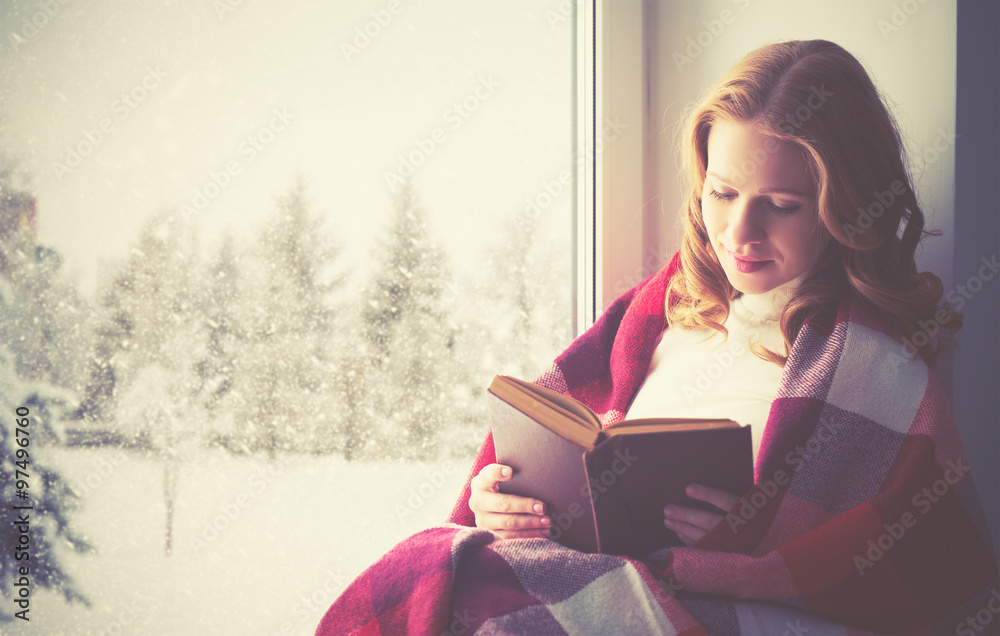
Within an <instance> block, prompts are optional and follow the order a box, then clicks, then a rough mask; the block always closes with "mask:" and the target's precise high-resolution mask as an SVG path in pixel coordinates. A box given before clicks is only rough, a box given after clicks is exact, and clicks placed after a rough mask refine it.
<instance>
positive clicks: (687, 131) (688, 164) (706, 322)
mask: <svg viewBox="0 0 1000 636" xmlns="http://www.w3.org/2000/svg"><path fill="white" fill-rule="evenodd" d="M720 120H729V121H732V122H736V123H740V124H743V125H749V126H753V127H754V128H755V129H756V130H757V131H759V132H760V133H762V134H763V135H766V136H770V137H774V138H776V139H781V140H786V141H790V142H792V143H794V144H796V145H797V146H798V147H799V148H800V149H801V151H802V154H803V157H804V159H805V160H806V164H807V166H808V169H809V175H810V177H811V179H812V180H813V185H814V186H815V189H814V192H815V193H816V196H817V206H816V207H817V210H818V214H819V216H820V219H821V220H822V224H821V228H820V231H826V232H827V233H828V234H829V236H830V237H831V239H832V240H830V241H829V242H828V243H827V247H826V249H825V250H824V251H823V253H822V254H820V256H819V258H818V259H817V261H816V263H815V264H814V265H813V266H812V267H811V268H810V269H809V270H808V271H807V272H806V276H805V277H804V279H803V281H802V283H801V285H800V287H799V288H798V290H797V292H796V294H795V296H794V297H793V298H792V299H791V300H790V301H789V302H788V304H787V305H786V306H785V307H784V308H783V310H782V312H781V317H780V322H779V325H780V329H781V333H782V336H783V339H784V343H785V352H786V353H785V355H781V354H779V353H776V352H773V351H770V350H768V349H766V348H764V347H762V346H761V345H759V344H756V343H755V345H754V347H753V350H754V353H755V354H756V355H757V356H759V357H760V358H762V359H764V360H768V361H771V362H774V363H775V364H777V365H779V366H783V365H784V364H785V362H786V361H787V353H788V352H789V351H791V346H792V342H794V340H795V337H796V335H797V334H798V331H799V329H800V328H801V326H802V324H803V323H804V322H805V320H806V318H807V317H808V316H809V315H810V314H812V313H813V312H821V311H835V310H836V307H837V305H838V304H839V302H840V300H841V299H843V298H844V297H845V296H846V295H847V294H851V293H853V292H856V293H857V294H860V296H861V297H862V298H863V299H865V300H866V301H867V302H868V303H870V305H871V306H872V307H874V308H875V309H876V311H878V312H879V313H881V314H882V315H884V316H885V317H886V318H887V319H888V320H889V321H890V323H891V324H892V325H893V326H894V327H895V328H896V329H897V330H898V331H897V334H896V335H897V336H898V337H899V338H901V339H903V338H905V339H906V340H905V342H907V344H910V343H912V349H915V350H916V352H917V353H918V354H919V355H920V357H922V358H923V360H924V361H925V362H926V363H927V364H928V366H930V367H931V368H934V366H935V362H936V359H937V356H938V354H939V353H940V350H941V347H942V346H945V344H946V343H948V342H950V336H951V335H952V334H954V332H956V331H957V330H958V329H959V328H960V327H961V326H962V315H961V314H958V313H955V312H952V311H951V310H950V309H949V307H948V305H947V304H946V303H945V304H943V305H941V304H940V303H941V297H942V285H941V280H940V279H939V278H938V277H937V276H935V275H934V274H933V273H931V272H919V273H918V272H917V266H916V262H915V261H914V252H915V250H916V248H917V244H918V243H919V242H920V241H921V240H922V239H923V238H924V237H925V236H937V235H940V231H934V232H928V231H925V230H924V215H923V212H922V211H921V209H920V206H919V205H918V203H917V198H916V195H915V194H914V190H913V187H912V182H911V179H910V176H909V173H908V170H907V167H906V163H905V154H904V148H903V143H902V141H901V137H900V133H899V129H898V127H897V124H896V122H895V120H894V118H893V116H892V115H891V114H890V112H889V110H888V109H887V108H886V105H885V103H884V102H883V99H882V97H881V95H880V93H879V90H878V89H877V88H876V87H875V85H874V83H873V82H872V80H871V78H870V77H869V76H868V73H867V72H866V71H865V69H864V67H862V66H861V64H860V63H859V62H858V60H857V59H855V57H854V56H853V55H851V54H850V53H848V52H847V51H846V50H845V49H843V48H842V47H840V46H838V45H837V44H834V43H833V42H828V41H826V40H805V41H803V40H795V41H788V42H779V43H775V44H769V45H766V46H763V47H760V48H758V49H756V50H754V51H752V52H750V53H749V54H748V55H746V56H745V57H744V58H743V59H741V60H740V61H739V62H737V63H736V64H735V65H734V66H733V67H732V68H731V69H730V70H729V71H728V72H727V73H726V74H725V76H723V77H722V79H720V80H719V82H718V83H717V84H716V85H715V86H714V87H713V88H712V89H710V91H709V92H708V93H707V95H706V96H705V98H704V99H703V100H702V101H701V103H700V104H699V105H698V106H697V107H696V108H695V109H694V110H693V111H692V112H691V113H690V115H689V117H688V119H687V121H686V125H685V127H684V133H683V135H684V136H683V141H682V148H681V151H682V154H683V156H684V163H685V171H686V174H687V180H688V184H689V188H690V189H689V190H688V193H687V197H686V200H685V202H684V205H683V207H682V210H681V212H682V217H683V223H684V239H683V243H682V245H681V265H682V269H683V276H675V277H674V278H673V280H672V281H671V284H670V287H669V289H668V298H670V302H669V303H668V308H667V320H668V323H669V324H671V325H679V326H681V327H682V328H687V329H699V328H710V329H714V330H716V331H718V332H721V333H722V334H723V336H724V337H725V336H727V335H728V331H727V330H726V328H725V326H724V324H723V323H724V322H725V321H726V318H727V317H728V316H729V304H730V301H732V300H733V299H735V298H736V297H737V296H738V295H739V292H737V291H736V290H735V289H734V288H733V287H732V285H730V283H729V280H728V279H727V277H726V274H725V272H724V270H723V269H722V265H721V264H720V263H719V261H718V258H717V257H716V254H715V250H714V249H712V246H711V244H710V238H709V236H708V233H707V232H706V230H705V222H704V220H703V218H702V211H701V196H702V190H703V187H704V184H705V171H706V169H707V166H708V150H707V148H708V135H709V132H710V131H711V129H712V125H713V123H714V122H716V121H720ZM743 169H744V170H746V169H749V170H752V169H754V167H753V166H749V167H744V168H743ZM940 307H943V308H944V310H945V311H946V312H947V314H938V316H937V317H935V312H939V311H940ZM941 316H946V317H945V318H944V319H943V320H942V319H940V317H941ZM929 320H933V321H934V324H935V325H937V326H938V328H939V329H940V332H939V334H943V335H945V336H946V337H945V338H941V339H938V338H931V337H930V336H932V335H934V334H927V333H924V335H923V336H921V335H920V334H919V333H918V324H921V323H918V321H925V322H924V323H922V324H924V325H926V324H927V322H926V321H929Z"/></svg>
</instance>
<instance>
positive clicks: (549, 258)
mask: <svg viewBox="0 0 1000 636" xmlns="http://www.w3.org/2000/svg"><path fill="white" fill-rule="evenodd" d="M546 229H547V227H546V225H545V224H543V223H527V222H524V220H523V219H520V218H516V219H515V222H512V223H509V224H507V226H506V229H505V230H504V231H503V232H498V233H497V236H499V237H500V239H499V241H498V244H497V245H495V246H494V247H493V248H492V249H490V250H489V259H488V261H489V269H490V270H491V272H492V276H491V277H490V278H491V282H490V285H489V288H488V289H485V290H482V291H481V292H480V294H481V298H482V301H483V302H484V303H488V304H489V305H492V307H491V311H490V312H489V314H490V333H491V335H492V339H493V342H494V344H493V347H492V348H493V351H494V356H495V364H496V367H497V370H496V371H495V372H496V373H505V374H507V375H514V376H516V377H519V378H524V379H528V380H533V379H534V378H535V377H536V376H538V374H539V373H541V372H542V371H544V370H545V367H546V366H547V365H548V364H549V363H550V362H551V360H553V359H554V358H555V356H556V355H558V353H559V352H560V351H562V350H563V349H564V348H565V347H566V346H567V345H568V344H569V342H570V340H571V336H572V333H571V329H570V326H571V321H570V316H571V314H570V312H571V311H572V303H571V301H570V296H569V290H570V289H571V287H572V286H571V281H570V276H569V262H568V260H566V261H565V262H556V261H555V260H554V258H553V253H554V251H553V250H551V249H550V247H549V246H548V245H547V244H546V242H545V241H543V240H541V239H543V238H544V232H545V230H546Z"/></svg>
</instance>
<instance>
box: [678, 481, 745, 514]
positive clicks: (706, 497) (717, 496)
mask: <svg viewBox="0 0 1000 636" xmlns="http://www.w3.org/2000/svg"><path fill="white" fill-rule="evenodd" d="M685 492H686V493H687V496H688V497H691V498H692V499H699V500H701V501H706V502H708V503H710V504H712V505H713V506H715V507H716V508H718V509H719V510H721V511H722V512H729V511H730V510H732V509H733V506H735V505H736V503H737V502H738V501H739V500H740V498H739V497H737V496H736V495H734V494H733V493H731V492H726V491H725V490H719V489H718V488H712V487H711V486H704V485H702V484H690V485H689V486H688V487H687V488H686V489H685Z"/></svg>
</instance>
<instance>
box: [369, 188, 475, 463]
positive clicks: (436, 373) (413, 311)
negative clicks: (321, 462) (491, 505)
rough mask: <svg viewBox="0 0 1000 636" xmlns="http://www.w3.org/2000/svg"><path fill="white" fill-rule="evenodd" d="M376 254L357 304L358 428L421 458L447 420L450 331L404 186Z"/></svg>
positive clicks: (440, 262)
mask: <svg viewBox="0 0 1000 636" xmlns="http://www.w3.org/2000/svg"><path fill="white" fill-rule="evenodd" d="M379 252H380V254H379V257H378V260H379V269H378V271H377V273H376V274H375V276H374V278H373V280H372V283H371V285H370V287H369V289H368V290H367V291H366V292H365V297H366V304H365V305H364V309H363V319H364V325H365V327H364V329H365V333H364V336H365V337H364V342H365V345H366V357H367V360H366V364H365V375H366V378H365V385H366V387H367V389H368V391H367V395H368V399H369V400H370V401H371V407H370V409H369V412H370V415H371V419H370V420H369V421H367V422H365V423H364V426H365V428H366V430H369V431H372V435H374V436H375V437H376V439H377V440H378V441H377V443H376V444H375V448H373V449H372V451H373V452H374V453H375V454H376V455H386V454H388V455H395V456H399V457H403V458H406V459H428V458H432V457H435V456H436V455H437V454H438V453H439V450H440V449H439V448H438V447H437V440H438V436H439V434H440V433H441V431H443V430H445V429H447V428H448V427H450V426H452V425H454V423H455V417H456V416H455V414H454V412H453V411H452V410H451V404H452V402H453V400H452V397H453V395H454V392H455V390H456V386H457V379H458V377H459V376H458V373H459V370H458V367H457V364H456V358H455V355H454V353H455V351H454V347H455V341H456V332H457V329H456V327H455V326H454V325H453V324H452V322H451V320H450V317H449V315H448V310H447V305H446V303H443V302H442V298H443V290H444V283H445V281H447V280H449V279H450V276H449V275H448V266H447V263H446V260H445V257H444V254H443V252H442V250H441V248H440V247H439V246H438V245H436V244H435V243H434V242H433V241H432V240H431V237H430V233H429V230H428V227H427V218H426V213H425V212H424V210H423V209H422V208H421V207H420V205H419V204H418V202H417V199H416V195H415V193H414V191H413V189H412V187H411V186H410V185H409V184H407V185H406V186H405V187H404V188H402V190H401V192H400V194H399V196H398V198H397V201H396V205H395V209H394V213H393V217H392V220H391V222H390V227H389V231H388V234H387V237H386V240H385V241H383V242H382V244H381V246H380V248H379ZM379 447H381V448H379Z"/></svg>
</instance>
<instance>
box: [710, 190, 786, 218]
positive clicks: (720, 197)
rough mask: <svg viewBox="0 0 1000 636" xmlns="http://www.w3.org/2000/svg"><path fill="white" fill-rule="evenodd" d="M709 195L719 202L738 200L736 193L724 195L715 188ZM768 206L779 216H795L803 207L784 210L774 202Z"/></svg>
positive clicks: (769, 202) (770, 202) (768, 203)
mask: <svg viewBox="0 0 1000 636" xmlns="http://www.w3.org/2000/svg"><path fill="white" fill-rule="evenodd" d="M708 194H709V195H710V196H712V197H714V198H716V199H718V200H719V201H732V200H733V199H735V198H736V193H735V192H733V193H730V194H722V193H721V192H716V190H715V188H709V192H708ZM767 206H768V207H769V208H771V209H772V210H774V211H775V212H777V213H778V214H794V213H795V211H796V210H798V209H799V208H800V207H801V206H798V205H793V206H792V207H789V208H783V207H781V206H778V205H775V204H774V203H773V202H772V201H768V202H767Z"/></svg>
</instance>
